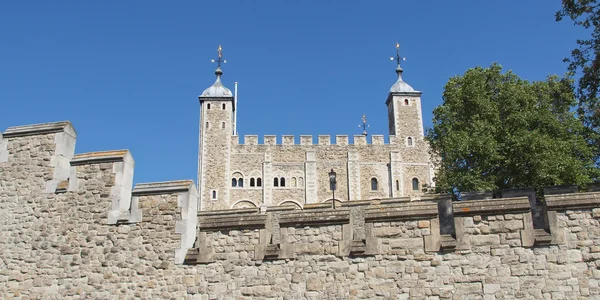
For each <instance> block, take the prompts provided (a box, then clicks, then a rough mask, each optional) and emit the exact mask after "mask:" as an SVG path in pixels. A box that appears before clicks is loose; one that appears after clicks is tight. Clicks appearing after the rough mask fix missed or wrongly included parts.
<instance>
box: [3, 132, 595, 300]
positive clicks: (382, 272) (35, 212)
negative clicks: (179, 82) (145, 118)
mask: <svg viewBox="0 0 600 300" xmlns="http://www.w3.org/2000/svg"><path fill="white" fill-rule="evenodd" d="M75 139H76V134H75V130H74V129H73V127H72V126H71V124H70V123H69V122H59V123H48V124H39V125H33V126H19V127H11V128H9V129H8V130H6V131H5V132H4V133H3V134H0V158H1V159H0V219H1V220H3V222H0V249H2V255H0V282H2V283H3V284H1V285H0V297H2V298H13V297H28V298H133V297H140V298H186V297H187V298H200V299H202V298H218V297H224V298H285V297H289V298H293V299H312V298H319V297H320V298H335V297H337V298H348V299H354V298H356V299H358V298H378V297H381V298H402V299H405V298H409V297H410V298H416V299H426V298H427V297H433V298H436V299H437V298H448V299H451V298H455V299H463V298H476V297H481V296H482V295H484V296H485V297H487V298H491V299H493V298H502V297H503V298H536V299H539V298H578V297H579V298H593V297H597V296H598V295H600V288H598V286H599V285H598V283H600V282H599V279H598V278H599V276H598V272H597V271H598V270H597V266H598V265H599V264H600V255H598V253H600V247H599V245H600V235H599V233H598V228H600V192H584V193H569V194H556V195H547V196H546V198H545V200H544V202H541V203H538V204H536V205H541V206H542V207H543V210H542V214H543V216H544V218H543V219H545V220H546V222H545V223H543V225H542V226H534V223H533V221H532V219H533V215H532V207H531V205H532V204H531V202H530V199H528V198H527V197H510V198H502V199H477V200H469V201H460V202H451V201H450V199H449V198H448V197H444V196H429V195H421V196H420V199H418V200H416V199H415V198H414V197H412V199H411V197H390V198H382V199H360V200H356V201H344V202H336V207H335V209H334V208H333V207H332V203H331V202H325V203H322V202H320V203H307V204H305V205H304V206H303V207H302V208H301V207H299V206H296V205H287V204H285V203H284V204H282V205H264V206H261V207H256V208H243V209H229V210H215V211H203V210H202V207H201V205H202V203H201V201H200V197H199V193H198V191H197V190H196V186H195V184H194V182H193V181H191V180H180V181H168V182H154V183H140V184H137V185H136V186H135V187H133V186H132V182H133V173H134V172H133V171H134V168H135V163H134V160H133V156H132V155H131V153H130V152H129V151H127V150H114V151H100V152H90V153H83V154H74V152H75Z"/></svg>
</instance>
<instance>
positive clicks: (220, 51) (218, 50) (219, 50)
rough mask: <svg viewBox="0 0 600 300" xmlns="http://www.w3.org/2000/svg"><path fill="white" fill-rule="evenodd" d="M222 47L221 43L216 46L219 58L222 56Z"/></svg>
mask: <svg viewBox="0 0 600 300" xmlns="http://www.w3.org/2000/svg"><path fill="white" fill-rule="evenodd" d="M222 51H223V47H221V45H219V48H217V53H219V58H222V57H223V52H222Z"/></svg>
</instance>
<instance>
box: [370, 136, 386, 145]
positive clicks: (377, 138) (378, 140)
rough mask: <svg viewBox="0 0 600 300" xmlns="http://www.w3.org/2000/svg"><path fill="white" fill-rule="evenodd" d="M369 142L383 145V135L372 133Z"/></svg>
mask: <svg viewBox="0 0 600 300" xmlns="http://www.w3.org/2000/svg"><path fill="white" fill-rule="evenodd" d="M371 144H373V145H384V144H385V140H384V137H383V135H380V134H374V135H372V136H371Z"/></svg>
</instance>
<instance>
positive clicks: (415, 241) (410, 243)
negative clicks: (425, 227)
mask: <svg viewBox="0 0 600 300" xmlns="http://www.w3.org/2000/svg"><path fill="white" fill-rule="evenodd" d="M390 247H391V248H392V249H423V247H424V245H423V238H402V239H394V240H391V241H390Z"/></svg>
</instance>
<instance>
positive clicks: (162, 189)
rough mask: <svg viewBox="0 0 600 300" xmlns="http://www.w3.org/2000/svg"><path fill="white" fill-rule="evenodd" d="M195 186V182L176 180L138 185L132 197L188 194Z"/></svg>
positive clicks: (132, 192)
mask: <svg viewBox="0 0 600 300" xmlns="http://www.w3.org/2000/svg"><path fill="white" fill-rule="evenodd" d="M193 184H194V181H193V180H174V181H162V182H148V183H138V184H136V185H135V187H134V188H133V191H131V195H132V196H145V195H157V194H172V193H178V192H186V191H189V190H190V186H191V185H193Z"/></svg>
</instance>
